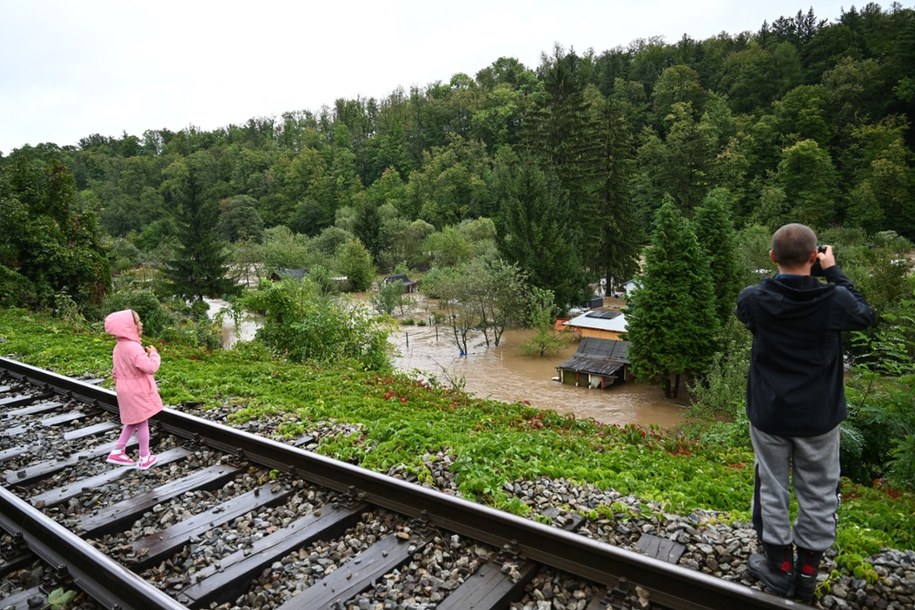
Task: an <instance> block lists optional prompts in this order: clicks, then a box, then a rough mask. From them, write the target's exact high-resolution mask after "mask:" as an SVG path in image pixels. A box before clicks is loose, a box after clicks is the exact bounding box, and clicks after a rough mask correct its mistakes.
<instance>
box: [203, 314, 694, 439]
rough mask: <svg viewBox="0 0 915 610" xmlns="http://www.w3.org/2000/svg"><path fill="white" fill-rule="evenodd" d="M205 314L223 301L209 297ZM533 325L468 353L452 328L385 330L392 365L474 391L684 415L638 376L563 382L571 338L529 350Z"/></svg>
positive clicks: (230, 328)
mask: <svg viewBox="0 0 915 610" xmlns="http://www.w3.org/2000/svg"><path fill="white" fill-rule="evenodd" d="M207 302H208V304H209V306H210V312H209V313H210V317H214V316H215V315H216V314H217V313H218V312H219V311H220V309H222V308H223V307H226V306H227V305H228V303H226V302H225V301H219V300H215V299H207ZM222 331H223V345H224V347H226V348H227V349H228V348H231V346H232V345H233V344H234V343H235V342H236V341H239V340H250V339H251V338H253V337H254V333H255V332H256V331H257V320H255V319H254V318H252V317H250V316H246V317H245V319H244V320H243V321H242V324H241V326H240V327H239V328H238V329H236V328H235V324H234V322H233V321H232V319H231V318H230V317H229V316H226V317H225V319H224V320H223V329H222ZM532 335H533V331H532V330H509V331H506V332H505V334H504V335H503V336H502V340H501V342H500V345H499V346H498V347H496V346H494V345H490V346H489V347H487V346H486V343H485V342H484V340H483V336H482V334H479V335H475V336H472V339H471V340H470V341H469V342H468V352H469V353H468V354H467V355H466V356H461V355H460V352H459V351H458V348H457V346H456V345H455V343H454V339H453V337H452V336H451V331H450V328H447V327H438V328H436V327H434V326H413V325H411V326H398V327H397V328H396V329H395V330H394V331H393V332H392V333H391V336H390V339H389V340H390V342H391V344H392V347H393V350H394V358H393V362H394V366H395V367H396V368H397V369H398V370H401V371H405V372H413V373H418V374H419V375H421V376H424V377H427V378H429V377H434V378H435V379H436V380H438V382H439V383H440V384H442V385H446V386H455V387H459V388H462V389H463V390H464V391H466V392H468V393H470V394H472V395H474V396H477V397H479V398H487V399H493V400H501V401H505V402H524V401H526V402H528V403H529V404H531V405H532V406H534V407H537V408H541V409H553V410H555V411H557V412H559V413H563V414H572V415H575V416H576V417H580V418H591V419H595V420H597V421H599V422H602V423H606V424H618V425H624V424H638V425H641V426H650V425H657V426H660V427H662V428H669V427H671V426H674V425H676V424H679V423H680V422H681V421H682V417H683V412H684V407H683V406H682V405H681V404H678V403H677V402H676V401H672V400H667V399H665V398H664V392H663V391H662V390H661V389H659V388H655V387H651V386H647V385H642V384H638V383H624V384H620V385H618V386H614V387H611V388H609V389H606V390H596V389H590V388H586V387H575V386H572V385H564V384H561V383H559V382H558V381H554V380H553V378H554V377H555V376H556V375H557V372H556V365H558V364H560V363H562V362H563V361H564V360H566V359H567V358H568V357H569V356H571V355H572V354H574V353H575V350H576V348H577V347H578V344H577V343H575V342H573V343H570V344H569V345H567V346H566V347H565V348H564V349H563V350H562V351H560V352H558V353H554V354H550V355H548V356H544V357H540V356H527V355H525V354H523V353H522V352H521V349H520V346H521V345H522V344H523V343H524V342H525V341H527V340H528V339H529V338H530V337H531V336H532Z"/></svg>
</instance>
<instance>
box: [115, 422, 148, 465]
mask: <svg viewBox="0 0 915 610" xmlns="http://www.w3.org/2000/svg"><path fill="white" fill-rule="evenodd" d="M134 432H136V433H137V440H138V441H140V455H144V456H145V455H149V420H146V421H141V422H140V423H139V424H124V429H123V430H122V431H121V436H120V437H119V438H118V442H116V443H115V444H114V446H115V447H117V448H118V449H120V450H121V451H123V450H124V447H126V446H127V441H129V440H130V437H131V436H133V433H134Z"/></svg>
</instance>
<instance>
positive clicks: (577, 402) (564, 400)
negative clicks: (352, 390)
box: [390, 326, 683, 428]
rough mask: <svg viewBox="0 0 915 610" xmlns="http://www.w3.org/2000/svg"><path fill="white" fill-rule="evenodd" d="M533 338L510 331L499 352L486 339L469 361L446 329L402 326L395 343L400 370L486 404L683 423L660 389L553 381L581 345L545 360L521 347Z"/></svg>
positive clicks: (612, 420) (608, 419) (478, 340)
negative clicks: (518, 403) (591, 386)
mask: <svg viewBox="0 0 915 610" xmlns="http://www.w3.org/2000/svg"><path fill="white" fill-rule="evenodd" d="M532 335H533V331H531V330H509V331H506V332H505V334H504V335H503V337H502V341H501V342H500V345H499V346H498V347H495V346H493V345H490V346H489V347H487V346H486V343H485V341H484V340H483V336H482V334H480V335H479V336H477V337H474V339H473V340H472V341H470V342H469V343H468V350H469V353H468V354H467V355H466V356H461V355H460V352H459V351H458V348H457V346H456V345H455V343H454V339H453V337H452V336H451V334H450V329H449V328H446V327H440V328H435V327H430V326H401V327H399V328H398V329H397V330H396V331H395V332H394V333H393V334H392V335H391V338H390V340H391V342H392V343H393V344H394V346H395V350H396V356H395V358H394V364H395V366H396V367H397V368H398V369H400V370H404V371H414V370H416V371H419V372H421V373H422V374H424V375H426V376H429V377H434V378H436V379H437V380H438V381H439V382H441V383H444V384H446V385H451V384H453V385H456V386H458V387H463V389H464V390H466V391H467V392H469V393H471V394H473V395H474V396H477V397H480V398H489V399H493V400H501V401H505V402H515V401H527V402H528V403H530V404H531V405H533V406H535V407H538V408H542V409H553V410H555V411H557V412H560V413H564V414H574V415H575V416H576V417H582V418H593V419H595V420H597V421H599V422H603V423H607V424H620V425H623V424H627V423H632V424H639V425H642V426H649V425H652V424H654V425H658V426H661V427H663V428H669V427H671V426H674V425H676V424H679V423H680V422H681V421H682V417H683V407H682V406H681V405H679V404H677V403H676V402H674V401H671V400H667V399H665V398H664V393H663V391H661V390H660V389H659V388H655V387H651V386H646V385H642V384H637V383H625V384H621V385H618V386H615V387H612V388H609V389H607V390H592V389H589V388H585V387H575V386H572V385H564V384H561V383H559V382H558V381H553V378H554V377H555V376H556V374H557V373H556V368H555V367H556V365H557V364H560V363H561V362H562V361H563V360H565V359H566V358H568V357H569V356H571V355H572V354H573V353H575V350H576V349H577V347H578V344H577V343H571V344H570V345H568V346H567V347H566V348H565V349H563V350H562V351H561V352H559V353H557V354H552V355H549V356H545V357H540V356H527V355H525V354H523V353H522V352H521V349H520V346H521V345H522V344H523V343H524V342H525V341H527V340H528V339H529V338H530V337H531V336H532Z"/></svg>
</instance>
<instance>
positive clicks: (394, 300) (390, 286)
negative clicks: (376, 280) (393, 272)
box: [372, 280, 404, 315]
mask: <svg viewBox="0 0 915 610" xmlns="http://www.w3.org/2000/svg"><path fill="white" fill-rule="evenodd" d="M403 297H404V286H403V282H401V281H399V280H395V281H393V282H381V284H380V285H379V286H378V292H377V293H375V295H374V296H373V297H372V305H373V306H374V307H375V310H376V311H377V312H378V313H380V314H386V315H392V314H393V313H394V310H395V309H397V307H398V306H399V305H401V304H402V303H403Z"/></svg>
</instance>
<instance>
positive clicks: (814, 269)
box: [810, 246, 826, 277]
mask: <svg viewBox="0 0 915 610" xmlns="http://www.w3.org/2000/svg"><path fill="white" fill-rule="evenodd" d="M817 252H823V253H824V254H825V253H826V246H817ZM810 275H813V276H815V277H823V276H825V275H826V272H825V271H823V267H821V266H820V259H819V258H817V259H816V260H815V261H813V265H812V266H811V267H810Z"/></svg>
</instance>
